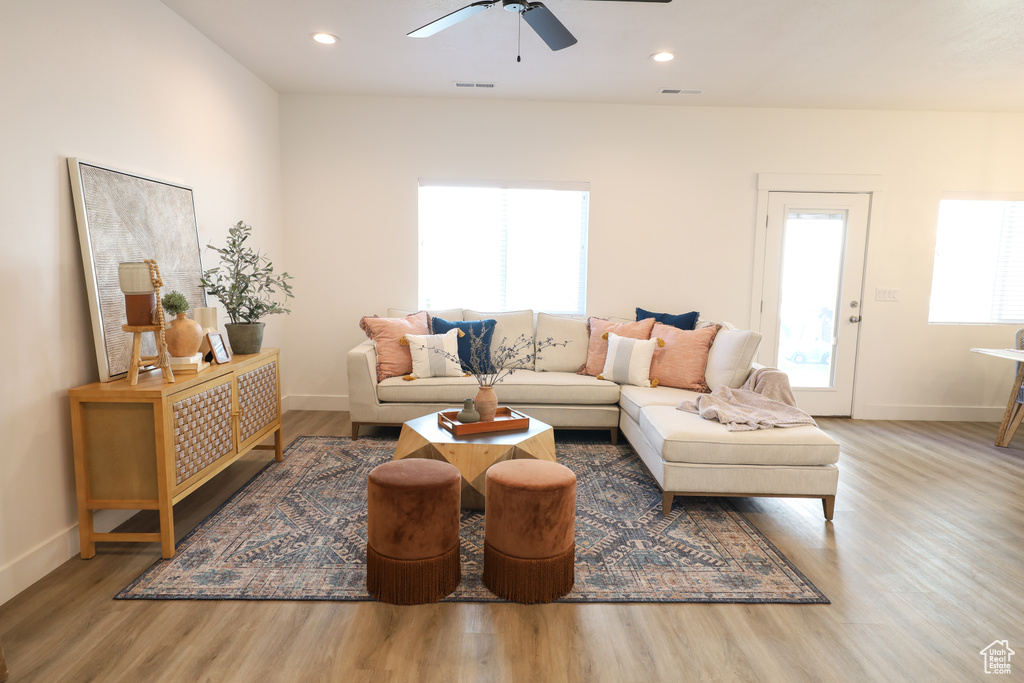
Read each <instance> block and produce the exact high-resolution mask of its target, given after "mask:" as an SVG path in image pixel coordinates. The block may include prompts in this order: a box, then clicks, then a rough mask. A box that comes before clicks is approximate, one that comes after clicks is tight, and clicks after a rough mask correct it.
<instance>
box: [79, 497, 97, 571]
mask: <svg viewBox="0 0 1024 683" xmlns="http://www.w3.org/2000/svg"><path fill="white" fill-rule="evenodd" d="M78 538H79V543H80V544H81V546H82V559H83V560H88V559H89V558H91V557H92V556H94V555H95V554H96V544H95V543H94V542H93V540H92V510H83V509H79V510H78Z"/></svg>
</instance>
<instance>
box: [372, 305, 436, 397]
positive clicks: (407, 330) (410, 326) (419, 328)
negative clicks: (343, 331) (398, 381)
mask: <svg viewBox="0 0 1024 683" xmlns="http://www.w3.org/2000/svg"><path fill="white" fill-rule="evenodd" d="M359 328H360V329H361V330H362V331H363V332H365V333H366V336H367V337H369V338H370V339H372V340H373V341H374V343H375V344H376V346H377V381H378V382H380V381H381V380H385V379H387V378H388V377H400V376H402V375H408V374H410V373H411V372H412V352H411V351H410V350H409V346H408V345H403V344H401V341H402V337H404V336H405V335H407V334H430V330H429V329H428V322H427V312H426V311H419V312H418V313H413V314H411V315H407V316H405V317H404V318H381V317H378V316H376V315H374V316H367V317H365V318H363V319H362V320H360V321H359Z"/></svg>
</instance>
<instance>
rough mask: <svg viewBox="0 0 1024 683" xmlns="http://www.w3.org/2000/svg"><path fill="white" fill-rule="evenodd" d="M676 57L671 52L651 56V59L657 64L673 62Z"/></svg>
mask: <svg viewBox="0 0 1024 683" xmlns="http://www.w3.org/2000/svg"><path fill="white" fill-rule="evenodd" d="M675 58H676V56H675V55H674V54H672V53H671V52H657V53H655V54H653V55H651V59H653V60H654V61H656V62H671V61H672V60H673V59H675Z"/></svg>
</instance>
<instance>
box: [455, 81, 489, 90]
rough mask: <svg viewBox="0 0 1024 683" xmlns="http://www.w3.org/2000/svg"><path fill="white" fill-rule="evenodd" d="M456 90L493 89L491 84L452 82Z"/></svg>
mask: <svg viewBox="0 0 1024 683" xmlns="http://www.w3.org/2000/svg"><path fill="white" fill-rule="evenodd" d="M452 83H453V85H454V86H455V87H456V88H493V87H494V84H493V83H477V82H476V81H453V82H452Z"/></svg>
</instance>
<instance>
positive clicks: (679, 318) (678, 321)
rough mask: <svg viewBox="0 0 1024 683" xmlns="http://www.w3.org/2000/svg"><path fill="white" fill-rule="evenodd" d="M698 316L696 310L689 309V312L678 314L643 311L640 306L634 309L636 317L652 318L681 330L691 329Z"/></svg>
mask: <svg viewBox="0 0 1024 683" xmlns="http://www.w3.org/2000/svg"><path fill="white" fill-rule="evenodd" d="M699 317H700V313H699V312H698V311H690V312H689V313H680V314H679V315H672V314H671V313H651V312H650V311H645V310H644V309H642V308H639V307H638V308H637V309H636V319H637V320H646V319H647V318H654V319H655V320H656V321H658V322H659V323H661V324H662V325H671V326H672V327H678V328H679V329H681V330H692V329H694V328H695V327H697V318H699Z"/></svg>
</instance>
